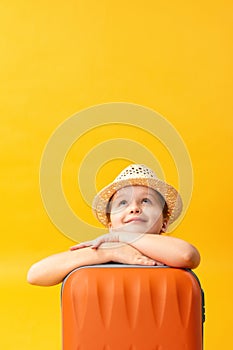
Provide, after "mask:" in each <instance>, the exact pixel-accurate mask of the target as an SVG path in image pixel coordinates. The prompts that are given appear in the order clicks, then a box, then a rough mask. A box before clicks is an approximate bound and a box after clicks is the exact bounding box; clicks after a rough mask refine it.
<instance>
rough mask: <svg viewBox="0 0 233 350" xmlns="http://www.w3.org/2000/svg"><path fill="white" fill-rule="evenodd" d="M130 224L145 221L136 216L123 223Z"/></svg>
mask: <svg viewBox="0 0 233 350" xmlns="http://www.w3.org/2000/svg"><path fill="white" fill-rule="evenodd" d="M130 222H146V220H144V219H142V218H140V217H138V216H136V217H133V218H130V219H129V220H127V221H126V222H125V223H126V224H129V223H130Z"/></svg>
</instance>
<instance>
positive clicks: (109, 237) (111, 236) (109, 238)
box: [70, 232, 120, 250]
mask: <svg viewBox="0 0 233 350" xmlns="http://www.w3.org/2000/svg"><path fill="white" fill-rule="evenodd" d="M107 242H120V238H119V232H111V233H106V234H105V235H102V236H99V237H97V238H96V239H93V240H92V241H86V242H82V243H79V244H76V245H74V246H73V247H71V248H70V250H76V249H81V248H86V247H91V248H92V249H97V248H98V247H99V246H100V245H101V244H102V243H107Z"/></svg>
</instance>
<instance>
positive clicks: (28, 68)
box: [0, 0, 233, 350]
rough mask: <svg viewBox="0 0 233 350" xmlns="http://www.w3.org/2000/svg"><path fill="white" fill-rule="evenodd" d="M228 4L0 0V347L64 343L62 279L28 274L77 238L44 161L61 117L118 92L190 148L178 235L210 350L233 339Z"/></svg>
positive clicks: (232, 9)
mask: <svg viewBox="0 0 233 350" xmlns="http://www.w3.org/2000/svg"><path fill="white" fill-rule="evenodd" d="M232 13H233V5H232V1H230V0H221V1H209V0H207V1H204V2H203V1H200V0H197V1H184V0H179V1H176V0H175V1H171V0H170V1H166V0H165V1H164V0H163V1H157V0H155V1H152V0H150V1H147V0H146V1H143V2H142V1H137V0H136V1H131V0H130V1H122V0H119V1H117V2H116V1H106V0H103V1H101V0H100V1H98V2H96V1H93V0H85V1H84V0H82V1H74V0H69V1H61V0H57V1H54V0H51V1H44V0H41V1H40V2H34V1H28V0H25V1H17V0H15V1H12V0H2V1H1V3H0V36H1V39H0V47H1V54H0V70H1V71H0V79H1V85H0V97H1V107H0V108H1V137H0V142H1V173H0V176H1V248H0V249H1V279H0V283H1V289H0V293H1V306H0V310H1V312H0V329H1V337H0V348H1V349H4V350H13V349H16V348H17V349H23V350H26V349H33V350H37V349H48V350H55V349H56V350H57V349H59V348H60V344H61V329H60V328H61V324H60V286H55V287H50V288H42V287H34V286H30V285H27V283H26V280H25V278H26V272H27V270H28V268H29V266H30V265H31V264H32V263H33V262H34V261H36V260H38V259H40V258H42V257H44V256H46V255H49V254H52V253H55V252H58V251H62V250H65V249H67V248H68V247H69V246H70V244H71V243H72V242H71V241H70V240H69V239H68V238H66V237H65V236H64V235H62V234H61V233H59V231H58V230H57V229H56V228H55V227H54V225H53V224H52V223H51V222H50V220H49V218H48V216H47V215H46V213H45V210H44V207H43V204H42V202H41V197H40V189H39V168H40V159H41V156H42V152H43V149H44V147H45V144H46V142H47V141H48V139H49V137H50V136H51V134H52V133H53V131H54V130H55V129H56V128H57V127H58V125H59V124H60V123H62V122H63V121H64V120H66V119H67V118H69V117H70V116H71V115H73V114H74V113H75V112H77V111H79V110H81V109H83V108H87V107H90V106H93V105H95V104H101V103H107V102H119V101H123V102H132V103H136V104H139V105H143V106H147V107H149V108H152V109H154V110H156V111H158V112H159V113H160V114H162V115H163V116H165V117H166V118H167V119H168V120H169V121H170V122H171V123H172V124H173V125H174V127H175V128H176V129H177V130H178V132H179V133H180V134H181V136H182V138H183V140H184V142H185V143H186V145H187V147H188V150H189V153H190V156H191V159H192V163H193V169H194V191H193V197H192V202H191V204H190V208H189V211H188V213H187V215H186V216H185V218H184V220H183V221H182V223H181V224H180V225H179V227H178V229H177V230H176V232H175V234H176V235H177V236H180V237H182V238H185V239H187V240H189V241H190V242H192V243H194V244H195V245H196V246H197V247H198V248H199V249H200V252H201V255H202V263H201V265H200V267H199V268H198V269H197V270H196V273H197V274H198V276H199V278H200V280H201V282H202V286H203V288H204V290H205V294H206V314H207V320H206V323H205V349H206V350H215V349H216V350H217V349H231V348H232V347H233V340H232V335H231V328H232V323H233V317H232V314H233V313H232V311H233V310H232V306H233V303H232V287H233V283H232V272H233V264H232V233H231V230H232V229H231V226H232V224H231V218H232V206H231V204H232V195H233V191H232V176H233V173H232V131H233V120H232V94H231V93H232V81H233V79H232V78H233V76H232V60H233V57H232V46H231V42H232V23H233V21H232ZM131 136H132V137H134V135H133V133H132V135H131Z"/></svg>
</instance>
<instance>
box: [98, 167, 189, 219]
mask: <svg viewBox="0 0 233 350" xmlns="http://www.w3.org/2000/svg"><path fill="white" fill-rule="evenodd" d="M136 185H138V186H146V187H150V188H152V189H154V190H156V191H157V192H159V193H160V194H161V195H162V197H163V198H164V200H165V202H166V203H167V206H168V212H169V223H170V224H171V223H172V222H174V221H175V220H176V219H177V218H178V217H179V215H180V214H181V211H182V199H181V197H180V195H179V193H178V192H177V191H176V189H175V188H174V187H172V186H171V185H168V184H167V183H166V182H164V181H162V180H160V179H159V178H158V177H157V176H156V174H155V173H154V172H153V171H152V170H151V169H149V168H148V167H147V166H145V165H143V164H131V165H129V166H128V167H127V168H125V169H124V170H123V171H122V172H121V173H120V174H119V175H118V176H117V177H116V179H115V180H114V181H113V182H112V183H110V184H109V185H108V186H106V187H104V188H103V189H102V190H101V191H100V192H99V193H97V195H96V196H95V198H94V200H93V203H92V208H93V211H94V214H95V216H96V218H97V219H98V220H99V221H100V222H101V223H102V224H103V225H104V226H108V223H109V221H108V217H107V206H108V203H109V200H110V198H111V197H112V196H113V195H114V193H116V192H117V191H118V190H120V189H121V188H123V187H127V186H136Z"/></svg>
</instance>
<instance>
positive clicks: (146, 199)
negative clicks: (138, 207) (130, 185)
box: [142, 198, 152, 204]
mask: <svg viewBox="0 0 233 350" xmlns="http://www.w3.org/2000/svg"><path fill="white" fill-rule="evenodd" d="M142 203H148V204H151V203H152V202H151V200H150V199H149V198H143V199H142Z"/></svg>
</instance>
